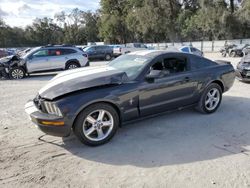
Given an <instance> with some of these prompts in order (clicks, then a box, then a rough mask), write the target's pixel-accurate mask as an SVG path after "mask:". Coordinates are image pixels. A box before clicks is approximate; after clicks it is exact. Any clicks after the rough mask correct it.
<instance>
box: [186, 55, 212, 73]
mask: <svg viewBox="0 0 250 188" xmlns="http://www.w3.org/2000/svg"><path fill="white" fill-rule="evenodd" d="M190 62H191V68H192V69H193V70H194V69H201V68H204V67H209V66H213V65H216V63H215V62H213V61H211V60H209V59H206V58H203V57H199V56H195V55H192V56H190Z"/></svg>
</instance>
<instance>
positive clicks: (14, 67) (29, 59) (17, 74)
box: [0, 45, 89, 79]
mask: <svg viewBox="0 0 250 188" xmlns="http://www.w3.org/2000/svg"><path fill="white" fill-rule="evenodd" d="M84 66H89V61H88V55H87V54H86V53H84V52H83V51H81V50H80V49H79V48H76V47H74V46H66V45H56V46H53V45H49V46H42V47H37V48H33V49H32V50H30V51H29V52H27V53H26V54H24V55H23V56H18V55H12V56H7V57H5V58H2V59H0V74H1V76H9V77H10V78H11V79H22V78H23V77H25V76H26V75H29V74H32V73H38V72H47V71H57V70H67V69H74V68H78V67H84Z"/></svg>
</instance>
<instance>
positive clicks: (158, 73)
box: [146, 70, 167, 82]
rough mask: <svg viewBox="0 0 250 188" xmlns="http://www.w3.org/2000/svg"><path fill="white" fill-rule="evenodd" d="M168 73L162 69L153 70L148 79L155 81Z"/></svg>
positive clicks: (147, 76)
mask: <svg viewBox="0 0 250 188" xmlns="http://www.w3.org/2000/svg"><path fill="white" fill-rule="evenodd" d="M166 75H167V72H166V71H162V70H151V71H150V73H149V74H148V75H146V80H147V81H149V82H153V81H154V80H155V79H157V78H162V77H164V76H166Z"/></svg>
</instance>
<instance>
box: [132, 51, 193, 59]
mask: <svg viewBox="0 0 250 188" xmlns="http://www.w3.org/2000/svg"><path fill="white" fill-rule="evenodd" d="M129 54H130V55H141V56H146V57H150V58H154V57H157V56H159V55H163V54H185V55H190V54H188V53H183V52H179V51H177V50H140V51H135V52H131V53H129Z"/></svg>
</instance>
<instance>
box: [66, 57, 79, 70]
mask: <svg viewBox="0 0 250 188" xmlns="http://www.w3.org/2000/svg"><path fill="white" fill-rule="evenodd" d="M70 63H77V64H78V65H79V66H80V67H81V64H80V62H79V61H78V60H77V59H70V60H68V61H67V62H66V63H65V69H66V67H67V65H68V64H70Z"/></svg>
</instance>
